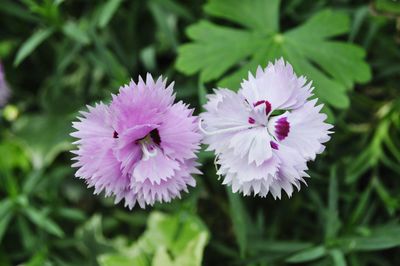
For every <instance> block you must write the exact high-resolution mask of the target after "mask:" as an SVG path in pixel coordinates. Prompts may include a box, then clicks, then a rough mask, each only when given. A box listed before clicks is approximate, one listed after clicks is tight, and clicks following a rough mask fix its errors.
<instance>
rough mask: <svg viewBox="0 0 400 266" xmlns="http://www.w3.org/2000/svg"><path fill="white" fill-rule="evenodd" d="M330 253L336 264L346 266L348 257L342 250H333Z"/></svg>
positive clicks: (336, 265)
mask: <svg viewBox="0 0 400 266" xmlns="http://www.w3.org/2000/svg"><path fill="white" fill-rule="evenodd" d="M329 253H330V255H331V257H332V260H333V263H334V265H335V266H346V265H347V263H346V259H345V257H344V254H343V252H342V251H340V250H338V249H334V250H331V251H330V252H329Z"/></svg>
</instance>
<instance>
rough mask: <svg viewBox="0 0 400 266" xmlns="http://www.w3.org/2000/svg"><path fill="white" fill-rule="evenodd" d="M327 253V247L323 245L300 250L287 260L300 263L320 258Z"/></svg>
mask: <svg viewBox="0 0 400 266" xmlns="http://www.w3.org/2000/svg"><path fill="white" fill-rule="evenodd" d="M325 254H326V249H325V247H323V246H317V247H312V248H309V249H306V250H303V251H300V252H298V253H296V254H294V255H292V256H290V257H289V258H288V259H287V260H286V261H287V262H289V263H300V262H307V261H312V260H316V259H319V258H321V257H323V256H325Z"/></svg>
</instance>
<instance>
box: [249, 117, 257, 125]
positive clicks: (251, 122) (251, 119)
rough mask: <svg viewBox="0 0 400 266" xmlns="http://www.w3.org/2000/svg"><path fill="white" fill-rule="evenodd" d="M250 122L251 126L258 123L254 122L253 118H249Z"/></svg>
mask: <svg viewBox="0 0 400 266" xmlns="http://www.w3.org/2000/svg"><path fill="white" fill-rule="evenodd" d="M248 122H249V123H250V124H254V123H255V122H256V120H254V118H253V117H249V120H248Z"/></svg>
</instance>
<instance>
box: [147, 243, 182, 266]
mask: <svg viewBox="0 0 400 266" xmlns="http://www.w3.org/2000/svg"><path fill="white" fill-rule="evenodd" d="M151 265H152V266H161V265H163V266H174V262H173V260H172V259H171V257H170V256H169V254H168V250H167V249H166V248H165V247H159V248H158V249H157V251H156V254H155V255H154V258H153V261H152V263H151ZM182 265H186V264H182Z"/></svg>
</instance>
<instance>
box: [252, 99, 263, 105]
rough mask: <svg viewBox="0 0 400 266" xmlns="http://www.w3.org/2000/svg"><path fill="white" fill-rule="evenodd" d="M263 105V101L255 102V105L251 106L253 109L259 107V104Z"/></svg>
mask: <svg viewBox="0 0 400 266" xmlns="http://www.w3.org/2000/svg"><path fill="white" fill-rule="evenodd" d="M263 103H265V101H264V100H262V101H257V102H255V103H254V104H253V106H254V107H257V106H259V105H261V104H263Z"/></svg>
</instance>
